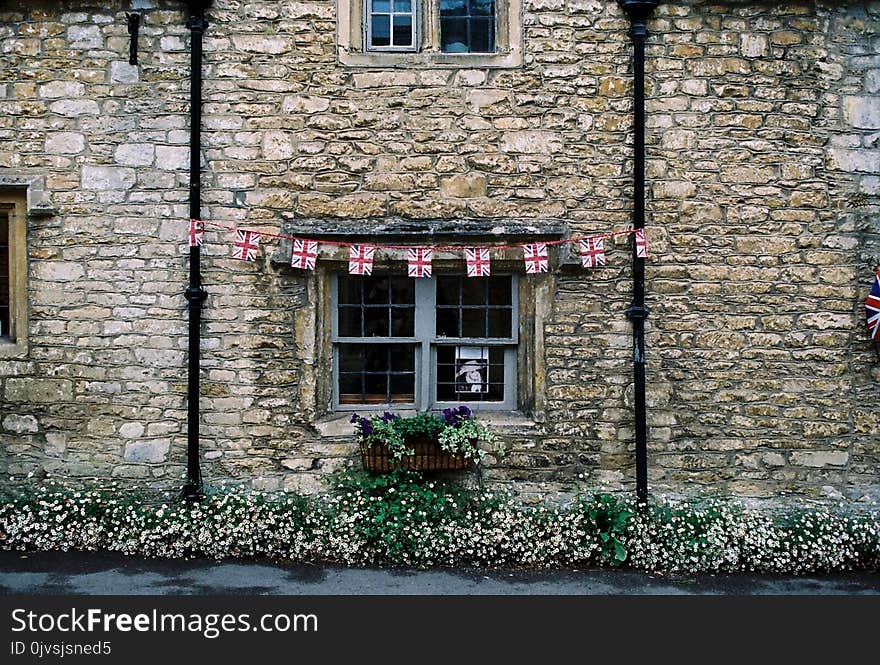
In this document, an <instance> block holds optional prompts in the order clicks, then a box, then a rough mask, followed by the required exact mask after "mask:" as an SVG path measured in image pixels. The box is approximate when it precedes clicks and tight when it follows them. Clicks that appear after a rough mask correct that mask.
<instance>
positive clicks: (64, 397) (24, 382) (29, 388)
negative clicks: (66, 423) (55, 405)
mask: <svg viewBox="0 0 880 665" xmlns="http://www.w3.org/2000/svg"><path fill="white" fill-rule="evenodd" d="M6 399H7V400H8V401H10V402H43V403H45V402H49V403H51V402H68V401H70V400H71V399H73V383H72V382H71V381H67V380H65V379H43V378H39V379H34V378H26V377H12V378H9V379H6Z"/></svg>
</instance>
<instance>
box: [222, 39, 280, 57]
mask: <svg viewBox="0 0 880 665" xmlns="http://www.w3.org/2000/svg"><path fill="white" fill-rule="evenodd" d="M232 44H233V45H234V46H235V48H236V49H237V50H239V51H245V52H246V53H268V54H272V55H279V54H281V53H287V52H289V51H290V50H291V49H292V48H293V39H292V38H290V37H282V36H263V35H234V36H233V37H232Z"/></svg>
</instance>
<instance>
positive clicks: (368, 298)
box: [363, 275, 391, 305]
mask: <svg viewBox="0 0 880 665" xmlns="http://www.w3.org/2000/svg"><path fill="white" fill-rule="evenodd" d="M363 280H364V303H365V304H367V305H387V304H388V303H389V302H391V300H390V294H389V293H388V287H389V283H388V277H387V276H385V275H382V276H374V277H364V278H363Z"/></svg>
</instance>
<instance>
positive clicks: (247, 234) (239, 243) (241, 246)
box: [232, 230, 260, 261]
mask: <svg viewBox="0 0 880 665" xmlns="http://www.w3.org/2000/svg"><path fill="white" fill-rule="evenodd" d="M259 249H260V234H259V233H257V232H256V231H239V230H237V231H236V232H235V242H234V243H233V245H232V258H234V259H241V260H242V261H256V260H257V252H258V251H259Z"/></svg>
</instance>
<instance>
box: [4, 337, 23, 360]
mask: <svg viewBox="0 0 880 665" xmlns="http://www.w3.org/2000/svg"><path fill="white" fill-rule="evenodd" d="M27 352H28V348H27V344H26V343H25V342H24V341H18V342H11V341H9V340H7V339H0V359H6V358H22V357H24V356H26V355H27Z"/></svg>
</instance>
